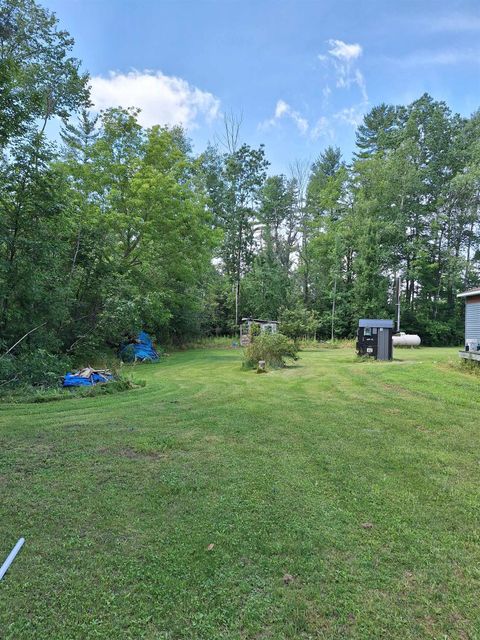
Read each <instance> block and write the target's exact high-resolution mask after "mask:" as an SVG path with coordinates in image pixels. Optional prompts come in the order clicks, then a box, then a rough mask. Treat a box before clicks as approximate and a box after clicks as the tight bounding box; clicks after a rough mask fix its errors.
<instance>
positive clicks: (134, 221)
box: [0, 0, 480, 356]
mask: <svg viewBox="0 0 480 640" xmlns="http://www.w3.org/2000/svg"><path fill="white" fill-rule="evenodd" d="M0 45H1V46H0V85H1V87H2V91H1V92H0V146H1V151H2V153H1V159H0V340H1V345H0V346H1V350H2V352H5V351H6V350H7V349H9V348H10V347H11V346H12V345H13V344H14V343H15V342H16V341H17V340H19V339H20V338H22V337H23V336H25V335H26V334H28V335H27V337H26V338H25V339H24V340H23V341H22V342H21V344H20V345H19V346H18V347H17V348H16V351H18V350H20V351H21V350H22V349H23V350H24V351H25V350H27V351H29V352H32V351H35V350H38V349H42V350H44V352H48V353H52V354H57V353H58V354H71V355H73V356H75V355H76V356H78V355H79V354H80V355H81V354H84V353H87V352H91V351H93V350H95V349H96V348H98V347H103V346H105V345H111V346H113V345H116V344H118V342H119V340H120V339H121V338H122V337H123V336H124V335H125V334H127V333H132V332H135V331H136V330H138V329H139V328H144V329H146V330H147V331H149V332H151V333H152V334H154V335H155V336H157V338H158V339H159V340H160V341H162V342H174V343H181V342H182V341H185V340H186V339H191V338H192V337H196V336H202V335H209V334H225V333H230V334H234V333H235V331H236V329H237V325H238V321H239V319H241V318H242V317H243V316H249V315H252V316H255V317H268V318H272V319H275V318H280V319H282V318H284V320H285V322H289V323H290V326H293V325H295V326H297V327H299V329H298V330H299V331H301V330H302V327H305V332H308V333H309V334H311V335H315V336H316V337H317V338H322V339H326V338H330V337H331V336H332V335H333V336H334V337H337V338H340V337H347V336H351V335H352V334H353V333H354V331H355V328H356V324H357V320H358V318H359V317H360V316H364V317H368V316H370V317H371V316H380V317H393V315H394V300H393V298H394V294H393V285H394V281H395V278H396V277H401V279H402V283H403V285H402V324H403V327H404V329H405V330H411V331H415V332H418V333H419V334H420V335H421V336H422V338H423V339H424V341H425V342H426V343H431V344H449V343H455V342H458V341H460V340H461V337H462V312H463V309H462V305H461V304H458V302H457V299H456V293H457V291H458V290H460V289H464V288H468V287H470V286H473V285H477V284H478V283H479V266H480V251H479V249H480V247H479V243H480V239H479V234H478V230H479V229H478V227H479V198H480V143H479V131H480V115H479V114H478V113H477V114H474V115H473V116H472V117H471V118H469V119H467V118H462V117H460V116H458V115H456V114H453V113H452V112H451V111H450V109H449V108H448V107H447V105H446V104H445V103H443V102H437V101H435V100H433V99H432V98H431V97H430V96H428V95H424V96H422V97H421V98H420V99H419V100H417V101H415V102H413V103H412V104H411V105H408V106H405V107H403V106H401V107H399V106H391V105H380V106H378V107H375V108H373V109H372V110H371V111H370V112H369V113H368V114H367V115H366V116H365V118H364V122H363V124H362V125H361V126H360V127H359V128H358V131H357V151H356V153H355V157H354V159H353V162H351V163H347V162H346V161H345V160H344V159H342V157H341V154H340V150H339V149H336V148H332V147H328V148H326V149H324V150H323V151H321V152H320V154H319V156H318V159H317V160H316V161H315V162H314V163H313V164H312V165H311V166H309V165H307V164H305V163H301V162H293V164H292V171H291V175H289V176H283V175H269V172H268V167H269V163H268V160H267V158H266V154H265V149H264V148H263V146H261V147H260V148H252V147H251V146H249V145H248V144H246V143H243V142H242V141H241V130H240V127H239V123H238V122H236V121H235V119H234V118H227V119H226V121H225V132H224V139H223V141H222V143H220V144H218V145H217V146H210V147H209V148H208V149H207V150H206V151H205V152H203V153H201V154H200V155H195V154H194V153H193V152H192V148H191V146H190V143H189V140H188V138H187V137H186V135H185V132H184V131H183V130H182V129H181V128H179V127H174V128H167V127H163V126H157V127H153V128H151V129H144V128H142V127H141V126H140V124H139V122H138V112H137V111H136V110H135V109H134V108H131V109H128V110H125V109H121V108H118V109H109V110H107V111H105V112H102V113H101V114H100V115H99V116H95V115H93V113H92V112H91V110H90V107H91V105H90V102H89V92H88V76H86V75H85V74H82V72H81V71H80V68H81V65H80V62H79V61H78V60H76V59H75V58H73V57H72V55H71V51H72V46H73V41H72V39H71V38H70V36H69V34H68V33H66V32H65V31H62V30H60V29H59V27H58V24H57V21H56V19H55V17H54V16H53V15H52V14H50V13H49V12H48V11H47V10H45V9H43V8H42V7H40V6H39V5H38V4H36V3H35V2H34V0H2V1H1V3H0ZM50 122H57V123H58V122H61V123H62V128H61V141H52V139H51V138H49V136H48V135H47V134H48V131H49V128H50ZM160 125H161V123H160ZM32 330H33V331H32ZM29 332H31V333H29Z"/></svg>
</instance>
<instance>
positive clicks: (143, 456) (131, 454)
mask: <svg viewBox="0 0 480 640" xmlns="http://www.w3.org/2000/svg"><path fill="white" fill-rule="evenodd" d="M98 452H99V453H100V454H102V455H106V456H112V455H113V456H119V457H120V458H128V460H160V459H161V458H166V457H167V456H166V455H165V454H164V453H160V452H159V451H138V450H137V449H133V448H132V447H121V448H118V449H114V448H112V447H102V448H101V449H99V450H98Z"/></svg>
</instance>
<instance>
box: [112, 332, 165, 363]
mask: <svg viewBox="0 0 480 640" xmlns="http://www.w3.org/2000/svg"><path fill="white" fill-rule="evenodd" d="M131 348H133V353H134V355H135V360H140V361H141V362H144V361H146V360H150V361H152V362H153V361H154V360H158V359H159V355H158V353H157V352H156V351H155V349H154V347H153V342H152V339H151V338H150V336H149V335H148V333H146V332H145V331H140V333H139V334H138V336H137V337H136V339H135V341H133V342H128V343H126V344H123V345H122V346H121V347H120V355H123V354H124V352H125V351H126V350H127V349H131Z"/></svg>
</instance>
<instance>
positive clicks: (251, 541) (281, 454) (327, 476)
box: [0, 349, 480, 640]
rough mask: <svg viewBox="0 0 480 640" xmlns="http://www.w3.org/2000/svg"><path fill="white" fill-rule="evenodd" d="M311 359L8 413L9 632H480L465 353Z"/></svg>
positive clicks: (173, 372) (180, 374)
mask: <svg viewBox="0 0 480 640" xmlns="http://www.w3.org/2000/svg"><path fill="white" fill-rule="evenodd" d="M301 355H302V357H301V359H300V360H299V361H298V363H297V364H296V365H295V366H294V367H291V368H288V369H285V370H281V371H274V372H270V373H268V375H256V374H254V373H251V372H249V371H244V370H241V368H240V362H241V353H240V352H238V351H229V350H223V351H222V350H197V351H188V352H184V353H175V354H174V355H172V356H171V357H169V358H165V359H164V360H163V361H162V362H161V363H159V364H157V365H146V366H143V367H137V368H136V369H135V375H136V376H137V377H138V378H141V379H145V380H147V386H146V387H145V388H142V389H136V390H133V391H128V392H125V393H120V394H117V395H113V396H105V397H98V398H86V399H70V400H65V401H60V402H52V403H48V404H40V405H36V404H25V405H3V406H2V407H1V408H0V444H1V448H0V496H1V501H0V563H1V562H3V559H4V557H5V556H6V555H7V553H8V552H9V551H10V549H11V547H13V545H14V544H15V542H16V540H17V539H18V538H19V537H20V536H24V537H25V538H26V544H25V546H24V548H23V549H22V551H21V552H20V554H19V556H17V559H16V560H15V562H14V564H13V565H12V567H11V569H10V570H9V572H8V573H7V575H6V576H5V578H4V580H3V581H2V582H0V637H1V638H2V640H6V639H12V640H23V639H24V638H28V639H30V638H31V639H35V640H40V639H48V640H51V639H52V640H67V639H69V640H70V639H80V640H83V639H87V638H88V639H90V638H105V639H107V638H108V639H112V640H119V639H123V638H132V639H137V638H138V639H140V638H146V639H152V640H153V639H158V640H170V639H171V640H174V639H175V640H176V639H185V640H194V639H202V640H216V639H220V638H221V639H228V640H240V639H247V638H248V639H252V640H264V639H271V640H281V639H284V638H300V639H302V638H305V639H306V638H328V639H332V640H333V639H335V640H337V639H341V638H355V639H361V640H365V639H369V638H381V639H386V640H391V639H396V638H402V639H410V638H411V639H415V640H417V639H421V638H436V639H442V640H443V639H445V638H448V639H464V638H471V639H474V638H480V604H479V602H480V600H479V598H480V545H479V543H480V522H479V516H480V494H479V481H480V420H479V418H480V414H479V410H478V403H479V397H480V378H478V377H475V376H473V375H468V374H465V373H462V372H460V371H458V370H455V368H453V367H451V366H449V365H448V361H449V360H452V361H453V360H455V359H456V352H455V350H453V349H421V350H418V351H410V350H405V351H397V354H396V355H397V357H398V358H400V359H401V360H397V361H395V362H392V363H375V362H367V363H365V362H357V361H356V360H355V359H354V355H353V352H352V351H350V350H345V349H342V350H340V349H339V350H320V351H316V352H313V351H312V352H304V353H302V354H301ZM366 524H368V525H372V526H363V525H366ZM210 545H214V546H213V548H210V550H209V546H210ZM285 574H289V575H290V576H292V578H291V579H287V583H288V584H285V582H284V576H285Z"/></svg>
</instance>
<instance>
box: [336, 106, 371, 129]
mask: <svg viewBox="0 0 480 640" xmlns="http://www.w3.org/2000/svg"><path fill="white" fill-rule="evenodd" d="M364 107H365V105H364V104H363V103H362V104H360V105H356V106H353V107H345V108H344V109H341V111H337V113H335V114H334V116H333V117H334V118H335V119H336V120H340V121H341V122H346V123H347V124H350V125H351V126H352V127H358V125H360V124H362V122H363V116H364V113H365V110H364Z"/></svg>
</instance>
